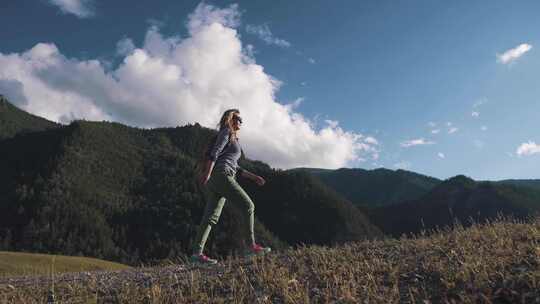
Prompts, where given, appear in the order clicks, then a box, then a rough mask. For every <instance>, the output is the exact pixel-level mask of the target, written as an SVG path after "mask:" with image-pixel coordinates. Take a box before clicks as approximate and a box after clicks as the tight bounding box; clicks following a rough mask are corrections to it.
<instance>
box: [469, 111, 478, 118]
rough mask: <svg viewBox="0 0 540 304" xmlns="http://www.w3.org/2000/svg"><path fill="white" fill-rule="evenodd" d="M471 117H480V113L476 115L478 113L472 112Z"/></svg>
mask: <svg viewBox="0 0 540 304" xmlns="http://www.w3.org/2000/svg"><path fill="white" fill-rule="evenodd" d="M471 116H472V117H475V118H476V117H479V116H480V113H478V112H476V111H473V112H472V113H471Z"/></svg>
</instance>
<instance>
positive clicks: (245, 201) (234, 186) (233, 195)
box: [220, 175, 255, 245]
mask: <svg viewBox="0 0 540 304" xmlns="http://www.w3.org/2000/svg"><path fill="white" fill-rule="evenodd" d="M222 182H223V183H224V184H223V185H222V187H221V188H222V189H221V190H222V191H221V192H220V194H221V195H223V196H224V197H226V198H227V200H229V201H231V202H234V203H235V204H241V205H242V206H243V209H244V210H245V211H246V215H247V218H248V227H247V228H248V233H249V236H250V239H251V240H250V241H251V244H252V245H253V244H255V231H254V226H255V205H254V204H253V201H252V200H251V198H250V197H249V195H248V194H247V193H246V191H244V189H243V188H242V186H240V184H238V182H237V181H236V179H235V178H234V176H230V175H226V176H225V179H223V180H222Z"/></svg>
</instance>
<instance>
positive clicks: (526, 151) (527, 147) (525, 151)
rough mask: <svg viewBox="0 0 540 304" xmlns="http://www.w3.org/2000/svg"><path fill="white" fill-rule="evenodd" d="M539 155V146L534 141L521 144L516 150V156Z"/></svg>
mask: <svg viewBox="0 0 540 304" xmlns="http://www.w3.org/2000/svg"><path fill="white" fill-rule="evenodd" d="M537 153H540V144H536V143H535V142H534V141H528V142H526V143H522V144H521V145H520V146H519V147H518V148H517V149H516V154H517V155H519V156H523V155H533V154H537Z"/></svg>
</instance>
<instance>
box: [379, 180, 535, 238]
mask: <svg viewBox="0 0 540 304" xmlns="http://www.w3.org/2000/svg"><path fill="white" fill-rule="evenodd" d="M539 212H540V191H536V190H534V189H532V188H523V187H517V186H513V185H504V184H498V183H492V182H476V181H474V180H472V179H470V178H468V177H465V176H462V175H461V176H456V177H453V178H450V179H448V180H446V181H444V182H443V183H441V184H439V185H438V186H436V187H435V188H434V189H433V190H432V191H431V192H429V193H428V194H426V195H425V196H423V197H422V198H420V199H418V200H412V201H409V202H404V203H402V204H399V205H393V206H386V207H382V208H377V209H374V210H372V211H371V219H372V220H373V221H374V222H375V223H376V224H377V226H378V227H380V228H381V229H382V230H383V231H384V232H385V233H387V234H390V235H394V236H400V235H401V234H403V233H418V232H420V231H421V230H427V229H433V228H436V227H444V226H448V225H452V224H453V223H454V222H455V221H456V220H457V221H460V222H461V223H464V224H467V223H469V222H470V220H471V219H472V220H475V221H479V222H483V221H484V220H486V219H493V218H495V217H497V216H498V215H499V214H502V215H511V216H515V217H517V218H527V217H529V216H531V215H535V214H537V213H539Z"/></svg>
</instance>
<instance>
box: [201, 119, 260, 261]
mask: <svg viewBox="0 0 540 304" xmlns="http://www.w3.org/2000/svg"><path fill="white" fill-rule="evenodd" d="M241 125H242V118H241V117H240V111H238V110H237V109H231V110H227V111H225V112H224V113H223V115H222V116H221V120H220V122H219V132H218V135H217V138H216V141H215V142H214V144H213V146H212V147H211V149H210V150H209V155H208V156H207V157H208V160H206V163H205V166H204V169H203V173H202V176H201V183H202V184H203V185H207V186H208V188H209V190H210V193H211V197H210V200H209V201H208V202H207V203H206V208H205V211H204V215H203V218H202V220H201V224H200V226H199V231H198V233H197V237H196V238H195V242H196V243H195V246H194V248H193V255H192V256H191V260H192V261H193V262H199V263H205V264H215V263H217V260H215V259H211V258H209V257H207V256H206V255H204V253H203V251H204V245H205V244H206V240H207V239H208V235H209V234H210V231H211V230H212V226H214V225H216V224H217V222H218V220H219V216H220V215H221V210H222V209H223V206H224V205H225V202H226V201H227V200H229V201H232V202H233V203H237V204H242V205H243V208H244V210H245V211H246V213H247V216H248V220H249V225H248V229H249V235H250V238H251V239H250V241H251V247H250V249H249V250H250V253H251V254H255V255H260V254H265V253H268V252H270V250H271V249H270V248H268V247H262V246H260V245H258V244H257V243H255V233H254V228H253V227H254V222H255V216H254V211H255V206H254V205H253V202H252V201H251V198H250V197H249V196H248V195H247V193H246V192H245V191H244V189H242V187H241V186H240V185H239V184H238V182H237V181H236V178H235V177H236V174H240V175H241V176H243V177H246V178H248V179H251V180H253V181H254V182H255V183H257V184H258V185H259V186H262V185H264V183H265V180H264V179H263V178H262V177H260V176H258V175H255V174H253V173H251V172H249V171H247V170H244V169H242V168H241V167H240V166H238V159H240V156H241V154H242V149H241V147H240V143H239V142H238V131H240V127H241Z"/></svg>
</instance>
